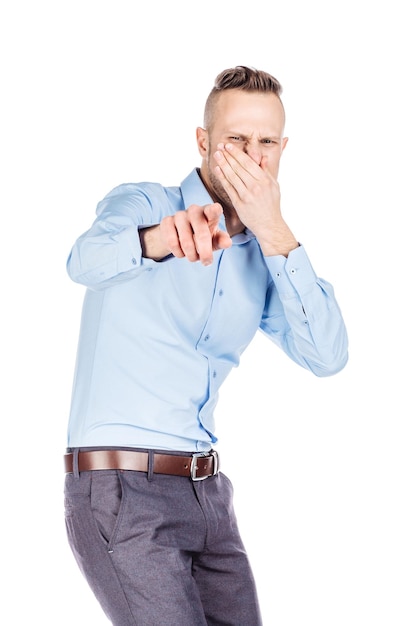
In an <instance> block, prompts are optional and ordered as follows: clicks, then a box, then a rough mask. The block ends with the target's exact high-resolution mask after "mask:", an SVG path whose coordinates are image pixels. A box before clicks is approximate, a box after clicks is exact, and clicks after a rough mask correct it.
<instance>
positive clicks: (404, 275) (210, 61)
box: [0, 0, 417, 626]
mask: <svg viewBox="0 0 417 626" xmlns="http://www.w3.org/2000/svg"><path fill="white" fill-rule="evenodd" d="M412 4H413V3H412V2H411V1H410V2H406V1H404V0H397V1H396V2H387V1H384V0H381V1H380V2H376V0H375V2H373V1H370V0H360V1H357V0H352V1H350V2H346V3H343V2H332V1H330V0H327V1H326V0H316V1H314V2H310V0H298V1H297V0H288V1H287V2H280V1H274V2H269V3H268V2H262V1H260V2H256V3H243V2H241V0H239V1H237V0H236V1H235V0H229V1H222V2H219V1H218V0H211V1H210V2H207V3H199V2H197V1H196V0H193V1H191V0H190V1H188V0H183V1H182V2H181V1H180V2H171V1H166V2H162V1H161V0H155V1H154V2H139V1H133V0H130V1H129V0H118V1H117V2H116V1H115V2H110V1H106V0H102V1H101V2H90V1H89V0H84V1H78V0H73V1H72V2H61V1H59V0H54V1H52V0H51V1H50V2H48V1H46V0H38V1H37V2H29V1H26V2H19V1H18V0H16V1H14V2H11V1H9V2H4V3H3V4H2V8H1V10H0V52H1V89H2V95H1V99H0V107H1V117H0V123H1V136H0V150H1V177H0V185H1V196H0V197H1V205H2V206H1V222H0V223H1V235H2V236H1V244H0V255H1V284H2V305H1V331H2V340H1V346H2V347H1V357H2V358H1V360H2V364H3V368H2V386H1V404H2V406H1V429H2V438H1V439H2V440H1V454H0V458H1V481H2V491H1V493H2V497H1V500H2V512H1V518H0V519H1V525H2V533H1V534H2V552H1V570H2V572H3V583H2V587H3V592H2V596H3V598H2V603H1V608H0V621H1V622H2V623H5V624H6V623H7V624H8V625H15V624H16V625H19V626H21V625H22V624H29V623H30V624H33V623H36V624H47V625H49V624H52V625H54V626H55V625H57V624H59V625H60V626H66V625H67V624H68V625H70V624H74V623H76V624H78V625H79V626H84V625H87V624H88V625H91V624H94V626H101V625H103V626H104V625H105V624H107V623H108V622H107V620H106V618H105V617H104V616H103V614H102V612H101V609H100V608H99V606H98V604H97V603H96V601H95V599H94V597H93V596H92V593H91V592H90V590H89V588H88V587H87V585H86V583H85V582H84V579H83V578H82V576H81V574H80V572H79V571H78V569H77V567H76V565H75V562H74V561H73V557H72V555H71V553H70V550H69V547H68V545H67V542H66V536H65V529H64V520H63V502H62V485H63V470H62V454H63V452H64V448H65V443H66V422H67V414H68V409H69V400H70V392H71V384H72V372H73V366H74V359H75V350H76V343H77V338H78V324H79V316H80V309H81V302H82V297H83V293H84V292H83V288H82V287H80V286H77V285H75V284H73V283H71V282H70V280H69V279H68V277H67V275H66V271H65V262H66V257H67V254H68V252H69V249H70V247H71V245H72V243H73V241H74V240H75V238H76V237H77V236H78V235H79V234H81V232H83V231H84V230H86V229H87V228H88V227H89V225H90V223H91V221H92V220H93V218H94V211H95V207H96V204H97V202H98V201H99V200H100V199H101V198H102V197H103V196H104V195H105V194H106V193H107V192H108V191H109V190H110V189H112V188H113V187H114V186H115V185H117V184H119V183H122V182H132V181H143V180H151V181H158V182H161V183H163V184H166V185H177V184H178V183H180V182H181V180H182V179H183V178H184V177H185V176H186V175H187V174H188V173H189V171H190V170H191V169H192V168H193V167H194V166H196V165H199V163H200V159H199V156H198V152H197V148H196V145H195V139H194V136H195V128H196V126H198V125H201V124H202V112H203V107H204V102H205V98H206V96H207V94H208V92H209V90H210V89H211V87H212V84H213V81H214V78H215V76H216V75H217V74H218V73H219V72H220V71H221V70H223V69H224V68H226V67H231V66H234V65H238V64H246V65H252V66H255V67H257V68H259V69H265V70H267V71H269V72H271V73H272V74H274V75H275V76H277V77H278V78H279V80H280V81H281V82H282V84H283V87H284V92H283V100H284V104H285V107H286V110H287V129H286V130H287V134H288V135H289V137H290V140H289V143H288V146H287V148H286V150H285V152H284V156H283V159H282V165H281V174H280V183H281V189H282V196H283V212H284V216H285V218H286V219H287V221H288V223H289V224H290V226H291V227H292V229H293V231H294V232H295V234H296V236H297V238H298V239H299V240H300V241H302V242H303V244H304V245H305V247H306V249H307V251H308V253H309V256H310V258H311V260H312V262H313V264H314V267H315V269H316V272H317V273H318V274H319V275H320V276H323V277H324V278H326V279H328V280H329V281H330V282H332V283H333V285H334V287H335V290H336V296H337V298H338V300H339V303H340V305H341V307H342V310H343V313H344V316H345V319H346V323H347V326H348V329H349V335H350V353H351V356H350V362H349V364H348V366H347V367H346V369H345V370H344V371H343V372H341V373H340V374H338V375H337V376H335V377H332V378H328V379H317V378H315V377H314V376H313V375H312V374H310V373H308V372H306V371H304V370H302V369H301V368H299V367H297V366H296V365H294V364H292V363H291V362H290V361H289V360H288V359H287V358H286V357H284V356H283V355H282V354H281V353H280V352H277V351H276V350H275V349H274V347H273V346H272V345H269V343H268V342H267V340H265V339H264V338H263V337H261V336H259V338H257V339H256V340H255V341H254V343H253V344H252V345H251V347H250V348H249V349H248V351H247V352H246V353H245V354H244V356H243V358H242V363H241V366H240V368H239V369H237V370H234V371H233V372H232V375H231V376H230V379H229V380H228V381H227V383H226V385H225V387H224V389H223V391H222V394H221V398H220V405H219V407H218V411H217V424H218V435H219V437H220V445H219V450H220V452H221V453H222V461H223V463H222V464H223V469H224V471H226V472H227V473H228V474H229V476H230V477H231V478H232V480H233V482H234V485H235V504H236V510H237V513H238V518H239V520H240V528H241V532H242V535H243V537H244V540H245V543H246V546H247V549H248V552H249V555H250V558H251V561H252V564H253V569H254V572H255V576H256V579H257V583H258V588H259V595H260V600H261V604H262V610H263V615H264V622H265V626H310V625H315V624H318V625H320V626H345V625H347V626H373V625H375V626H416V624H417V604H416V602H417V601H416V583H417V572H416V567H417V566H416V564H417V540H416V528H417V510H416V469H417V468H416V453H415V451H416V433H417V428H416V417H417V412H416V402H415V392H414V388H415V380H416V371H415V364H414V363H415V351H416V347H417V346H416V332H415V328H416V319H415V318H416V309H415V304H414V302H415V285H416V264H415V255H414V254H413V247H414V245H415V237H414V214H415V211H416V193H415V186H416V165H417V163H416V158H415V155H416V145H417V142H416V140H417V137H416V110H417V100H416V93H415V81H416V62H415V59H416V58H417V57H416V46H415V20H414V17H413V13H412ZM236 315H237V323H238V312H237V313H236ZM237 424H238V430H237V434H236V425H237ZM232 433H235V434H234V435H232ZM6 615H7V617H6ZM173 626H177V625H175V624H173Z"/></svg>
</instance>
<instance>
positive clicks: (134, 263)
mask: <svg viewBox="0 0 417 626" xmlns="http://www.w3.org/2000/svg"><path fill="white" fill-rule="evenodd" d="M136 263H137V261H136V259H135V257H133V258H132V265H136Z"/></svg>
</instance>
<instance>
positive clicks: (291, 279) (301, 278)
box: [264, 244, 317, 298]
mask: <svg viewBox="0 0 417 626" xmlns="http://www.w3.org/2000/svg"><path fill="white" fill-rule="evenodd" d="M264 259H265V263H266V265H267V267H268V269H269V272H270V274H271V276H272V280H273V281H274V283H275V286H276V288H277V291H278V293H279V295H280V297H281V298H293V297H294V296H296V295H297V294H298V295H302V294H305V293H307V292H309V291H310V290H311V288H312V286H313V285H315V284H316V283H317V276H316V273H315V271H314V270H313V267H312V265H311V263H310V259H309V258H308V256H307V253H306V251H305V249H304V247H303V246H302V245H301V244H300V245H299V246H298V248H295V249H294V250H291V252H290V253H289V255H288V257H285V256H283V255H278V256H267V257H264Z"/></svg>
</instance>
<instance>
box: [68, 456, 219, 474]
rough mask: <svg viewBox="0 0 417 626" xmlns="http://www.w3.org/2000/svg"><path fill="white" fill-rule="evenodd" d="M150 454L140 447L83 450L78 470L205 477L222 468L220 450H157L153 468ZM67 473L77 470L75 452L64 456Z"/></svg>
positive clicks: (79, 458) (79, 457)
mask: <svg viewBox="0 0 417 626" xmlns="http://www.w3.org/2000/svg"><path fill="white" fill-rule="evenodd" d="M150 456H151V455H150V454H148V452H142V451H139V450H84V451H83V450H81V451H80V452H78V471H79V472H86V471H90V470H109V469H111V470H130V471H134V472H148V471H150V470H151V471H153V472H154V473H155V474H171V475H173V476H186V477H188V478H191V480H203V479H204V478H208V477H209V476H214V475H215V474H217V472H218V471H219V458H218V455H217V452H216V451H214V450H211V452H196V453H194V454H191V455H189V456H177V455H174V454H161V453H156V452H155V453H154V454H153V455H152V456H153V461H151V464H152V468H151V467H150V463H149V460H150ZM64 466H65V472H67V473H70V472H73V471H74V455H73V454H72V453H68V454H65V455H64Z"/></svg>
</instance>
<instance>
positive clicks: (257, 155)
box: [244, 143, 262, 165]
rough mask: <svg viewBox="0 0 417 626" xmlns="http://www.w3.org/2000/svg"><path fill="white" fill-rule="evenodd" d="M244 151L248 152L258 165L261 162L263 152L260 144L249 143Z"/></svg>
mask: <svg viewBox="0 0 417 626" xmlns="http://www.w3.org/2000/svg"><path fill="white" fill-rule="evenodd" d="M244 152H246V154H248V155H249V156H250V158H251V159H252V160H253V161H255V163H256V164H257V165H260V164H261V159H262V154H261V151H260V149H259V146H257V145H254V144H250V143H247V144H246V145H245V148H244Z"/></svg>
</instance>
